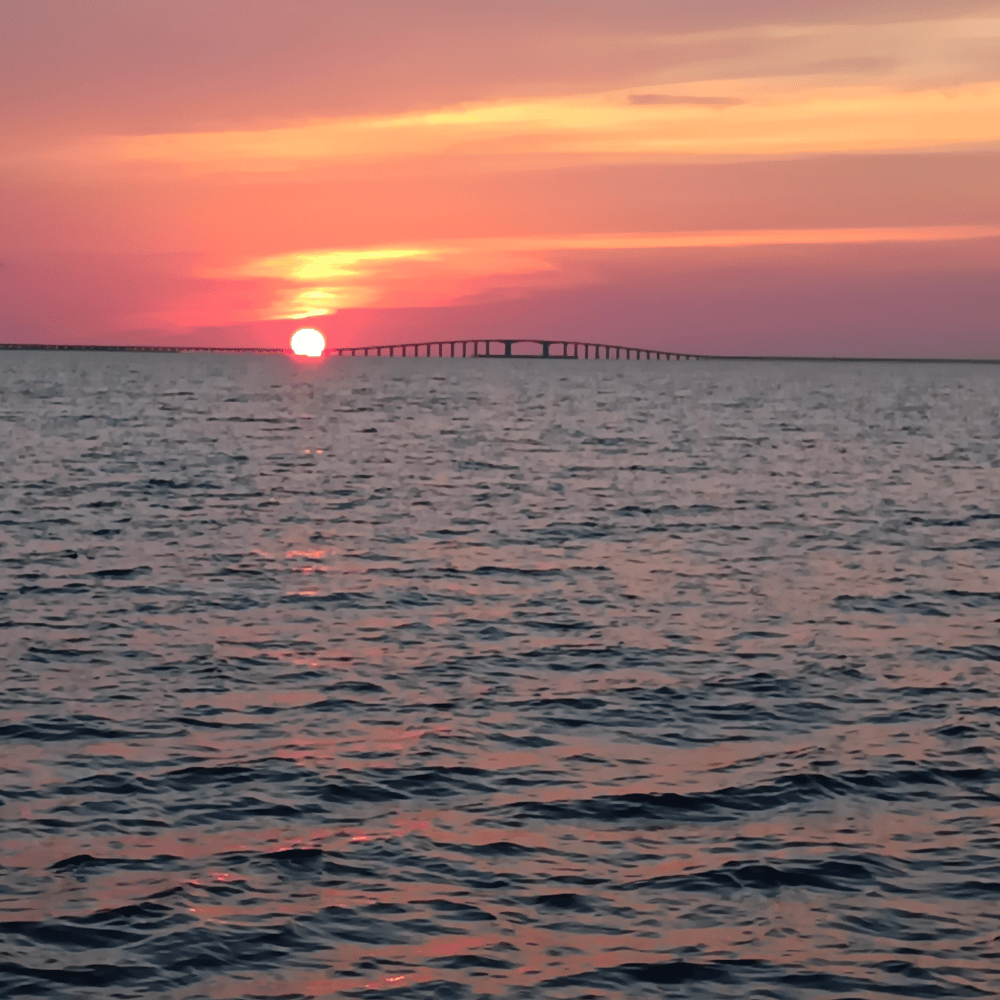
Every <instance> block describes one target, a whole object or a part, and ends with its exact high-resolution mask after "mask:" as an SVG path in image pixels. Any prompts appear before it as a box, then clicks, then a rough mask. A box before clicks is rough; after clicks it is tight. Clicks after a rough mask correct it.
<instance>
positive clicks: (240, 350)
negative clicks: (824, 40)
mask: <svg viewBox="0 0 1000 1000" xmlns="http://www.w3.org/2000/svg"><path fill="white" fill-rule="evenodd" d="M358 349H359V350H362V349H363V347H359V348H358ZM642 350H645V348H642ZM650 350H655V348H650ZM0 351H118V352H122V351H124V352H131V353H139V354H270V355H275V354H287V353H288V352H287V351H285V350H284V349H283V348H280V347H132V346H129V345H122V344H0ZM329 356H330V355H328V357H329ZM371 357H374V355H372V356H371ZM480 359H481V360H487V359H496V360H505V361H510V360H517V359H521V360H538V361H583V360H584V359H583V358H574V357H566V358H564V357H561V356H558V355H553V356H551V357H548V358H545V357H542V356H541V355H534V354H515V355H513V356H512V357H506V358H505V357H504V356H503V355H502V354H493V355H482V354H481V355H479V356H478V357H476V358H473V357H472V356H470V357H469V358H467V359H461V358H457V357H456V358H450V357H447V356H446V357H445V358H444V359H443V360H448V361H452V360H454V361H459V360H470V361H471V360H480ZM383 360H390V359H388V358H384V359H383ZM392 360H402V359H399V358H396V359H392ZM408 360H411V361H413V360H417V359H415V358H409V359H408ZM419 360H421V361H423V360H430V359H426V358H423V357H421V358H420V359H419ZM587 360H590V361H595V360H602V361H603V360H607V359H604V358H590V359H587ZM612 360H614V359H612ZM622 360H624V359H622ZM697 360H699V361H843V362H861V361H864V362H876V363H878V364H892V363H896V364H946V365H996V364H1000V358H854V357H824V356H819V355H805V354H700V355H697Z"/></svg>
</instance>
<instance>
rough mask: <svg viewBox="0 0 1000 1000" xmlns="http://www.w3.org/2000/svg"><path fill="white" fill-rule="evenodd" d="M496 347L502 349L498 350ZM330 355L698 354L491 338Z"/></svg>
mask: <svg viewBox="0 0 1000 1000" xmlns="http://www.w3.org/2000/svg"><path fill="white" fill-rule="evenodd" d="M515 344H518V345H520V344H529V345H532V346H536V347H538V348H539V350H538V351H537V352H535V351H529V352H525V351H523V350H521V351H515V350H514V345H515ZM494 345H496V346H497V347H499V350H494V349H493V348H494ZM326 354H327V356H328V357H329V356H331V355H334V354H336V355H337V356H338V357H352V358H354V357H365V358H370V357H377V358H553V359H565V360H586V359H593V360H597V359H598V358H601V359H604V360H611V359H614V360H623V361H639V360H646V361H696V360H698V358H699V357H700V355H697V354H682V353H679V352H677V351H657V350H654V349H653V348H649V347H622V346H621V345H619V344H590V343H584V342H583V341H582V340H532V339H516V338H512V339H506V338H504V339H502V340H501V339H498V338H488V339H483V338H479V339H478V340H476V339H469V340H427V341H422V342H420V343H411V344H382V345H381V346H374V347H328V348H327V350H326Z"/></svg>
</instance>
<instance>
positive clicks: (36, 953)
mask: <svg viewBox="0 0 1000 1000" xmlns="http://www.w3.org/2000/svg"><path fill="white" fill-rule="evenodd" d="M2 361H3V369H2V372H0V391H2V396H0V417H2V421H3V427H4V428H5V432H4V435H3V445H2V456H0V458H2V468H3V470H4V474H3V479H2V496H0V590H3V591H4V595H3V600H2V602H0V643H2V656H3V658H2V663H3V672H4V673H3V702H2V709H0V713H2V724H0V736H2V743H0V767H2V770H3V782H2V788H0V799H2V813H0V817H2V823H0V861H2V865H3V867H2V868H0V924H2V926H0V933H2V944H0V997H4V998H8V997H33V996H37V997H58V998H71V1000H90V998H101V1000H104V998H112V997H113V998H138V997H150V996H155V997H165V998H170V1000H182V998H184V1000H187V998H198V997H210V998H220V1000H221V998H237V997H268V998H277V997H285V998H292V997H295V998H298V997H321V996H348V997H350V996H359V997H360V996H364V997H381V996H385V997H404V998H410V997H413V998H442V1000H444V998H447V1000H461V998H472V997H483V996H492V997H523V998H533V997H545V998H548V997H554V998H566V1000H569V998H601V997H619V996H638V997H642V996H655V997H690V998H716V997H727V998H728V997H738V998H746V997H753V998H765V997H767V998H789V1000H797V998H800V997H806V998H828V997H829V998H840V1000H844V998H865V1000H869V998H871V1000H876V998H883V1000H884V998H885V997H904V998H922V997H940V998H962V997H980V996H991V997H995V996H1000V971H998V970H1000V923H998V920H997V916H998V914H1000V765H998V757H997V753H998V734H1000V684H998V681H997V670H998V663H1000V639H998V636H997V621H998V619H1000V509H998V505H997V498H998V487H997V476H998V471H997V470H998V467H1000V456H998V442H1000V416H998V412H997V404H996V384H997V371H998V370H997V369H995V368H992V367H989V366H962V365H940V366H932V365H894V366H889V365H877V364H869V365H862V364H822V363H817V364H800V363H784V364H773V365H772V364H763V363H746V364H737V363H716V362H695V363H666V362H664V363H658V364H642V363H635V362H632V363H625V362H621V363H615V362H587V363H584V362H550V363H544V362H538V361H536V362H531V361H513V362H495V361H494V362H489V361H478V362H476V361H468V362H462V361H454V362H453V361H450V360H447V361H441V362H437V361H428V360H419V361H416V360H405V361H404V360H396V361H388V360H383V361H375V360H372V361H361V360H357V361H344V362H329V363H327V364H325V365H324V366H322V367H309V366H296V365H294V363H292V362H290V361H288V360H286V359H284V358H280V357H221V358H220V357H213V356H208V357H206V356H196V355H180V356H168V355H114V354H111V355H107V354H105V355H102V354H69V355H58V354H51V353H44V354H43V353H30V354H29V353H13V352H8V353H7V354H6V355H5V356H4V357H3V358H2Z"/></svg>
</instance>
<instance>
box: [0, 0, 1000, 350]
mask: <svg viewBox="0 0 1000 1000" xmlns="http://www.w3.org/2000/svg"><path fill="white" fill-rule="evenodd" d="M0 122H2V125H0V134H2V140H0V142H2V145H0V218H2V219H3V224H2V226H0V303H2V308H0V341H2V342H7V343H10V342H23V343H29V342H47V343H109V344H110V343H120V344H151V345H152V344H165V345H166V344H191V345H208V346H212V345H217V346H276V347H278V346H284V345H285V344H286V343H287V340H288V336H289V334H290V333H291V331H293V330H294V329H295V328H296V327H298V326H302V325H308V326H313V327H316V328H318V329H320V330H322V331H323V332H324V333H325V334H326V336H327V339H328V341H329V342H330V343H331V344H332V345H334V346H338V345H354V344H365V343H372V344H375V343H390V342H398V341H402V340H414V339H417V340H429V339H435V338H456V337H463V336H469V337H474V336H479V337H486V336H493V337H498V336H508V337H518V336H524V337H535V336H549V337H553V338H562V337H572V338H576V339H581V340H588V341H599V342H610V343H621V344H630V345H636V346H648V347H656V348H660V349H668V350H678V351H687V352H696V353H717V354H796V355H841V356H869V355H871V356H914V357H937V356H940V357H970V358H989V357H998V356H1000V281H998V271H1000V3H997V2H979V0H883V2H880V3H872V2H871V0H826V2H822V3H820V2H818V0H700V2H698V3H685V4H680V3H673V2H669V0H128V2H126V0H47V2H41V0H0Z"/></svg>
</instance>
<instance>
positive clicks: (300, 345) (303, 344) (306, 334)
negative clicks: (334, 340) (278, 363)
mask: <svg viewBox="0 0 1000 1000" xmlns="http://www.w3.org/2000/svg"><path fill="white" fill-rule="evenodd" d="M324 350H326V338H325V337H324V336H323V334H321V333H320V332H319V330H309V329H306V330H296V331H295V333H293V334H292V353H293V354H298V355H300V356H302V357H306V358H319V357H322V356H323V351H324Z"/></svg>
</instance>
